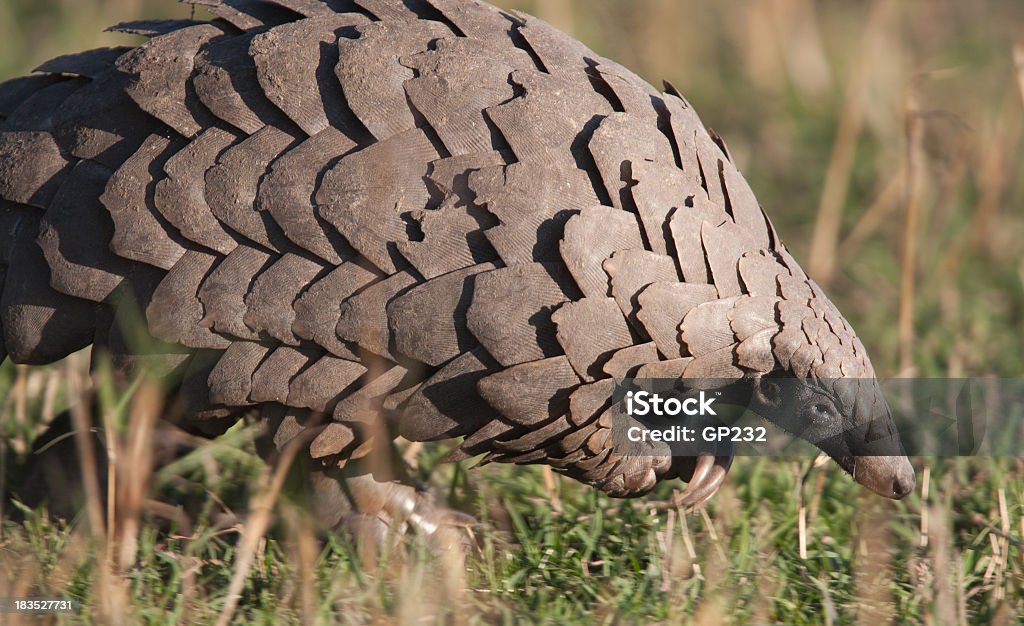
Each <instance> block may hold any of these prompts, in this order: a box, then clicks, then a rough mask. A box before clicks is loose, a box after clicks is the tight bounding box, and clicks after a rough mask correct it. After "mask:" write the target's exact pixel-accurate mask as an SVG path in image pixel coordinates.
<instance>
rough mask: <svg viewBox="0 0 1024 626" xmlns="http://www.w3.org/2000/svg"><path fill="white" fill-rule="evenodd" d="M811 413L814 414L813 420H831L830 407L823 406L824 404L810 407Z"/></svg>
mask: <svg viewBox="0 0 1024 626" xmlns="http://www.w3.org/2000/svg"><path fill="white" fill-rule="evenodd" d="M811 412H812V413H813V414H814V419H819V420H828V419H832V416H833V415H832V407H830V406H829V405H827V404H825V403H824V402H816V403H815V404H814V406H812V407H811Z"/></svg>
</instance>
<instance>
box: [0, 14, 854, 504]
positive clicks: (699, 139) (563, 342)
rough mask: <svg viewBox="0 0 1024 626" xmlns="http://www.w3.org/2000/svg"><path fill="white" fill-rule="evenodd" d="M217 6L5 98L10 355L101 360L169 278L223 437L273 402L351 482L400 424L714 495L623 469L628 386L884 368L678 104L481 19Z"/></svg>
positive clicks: (5, 318) (424, 433) (592, 475)
mask: <svg viewBox="0 0 1024 626" xmlns="http://www.w3.org/2000/svg"><path fill="white" fill-rule="evenodd" d="M201 4H203V5H204V6H208V7H209V8H210V10H211V11H212V12H213V13H214V14H215V15H216V16H218V19H217V20H214V21H213V22H212V23H209V24H204V23H196V22H192V21H178V22H153V23H139V24H135V25H126V26H124V27H122V28H121V29H122V30H127V31H129V32H137V33H142V34H145V35H147V36H149V37H151V39H150V40H149V42H148V43H146V44H144V45H142V46H140V47H138V48H135V49H132V50H130V51H127V52H125V51H123V50H112V51H100V52H95V53H91V54H86V55H84V56H79V57H69V58H62V59H57V60H55V61H53V62H51V63H50V64H47V65H44V66H43V67H42V68H41V71H43V72H61V73H70V74H73V75H74V77H66V76H56V75H48V74H46V75H43V76H40V77H38V78H36V79H29V80H28V81H27V82H26V80H21V81H15V82H11V83H6V84H4V85H0V198H2V200H3V204H2V205H0V207H2V208H3V211H4V212H3V213H2V215H3V217H2V219H3V224H8V223H10V224H17V227H14V226H12V227H11V228H5V229H4V230H2V231H0V252H3V253H4V254H2V255H0V261H2V262H3V264H4V267H5V268H6V275H4V277H3V282H2V283H0V284H2V286H3V295H2V298H0V321H2V323H3V327H4V342H3V343H4V346H3V347H2V348H0V354H2V350H6V351H8V352H10V353H11V356H13V357H14V358H16V359H19V360H21V361H26V362H41V361H45V360H47V359H50V358H57V357H59V356H63V354H66V353H67V352H68V351H70V350H72V349H76V348H78V347H81V346H82V345H84V343H88V341H90V340H92V339H93V335H94V334H96V333H94V329H93V328H92V326H91V324H92V323H93V316H94V314H95V311H94V308H95V307H97V306H109V305H110V295H111V294H112V293H113V292H114V291H115V289H117V288H118V287H119V286H120V285H121V284H122V282H123V281H124V280H131V277H132V276H141V275H142V273H137V272H136V270H139V272H142V271H143V270H144V271H145V272H147V273H148V275H149V276H156V277H157V280H156V281H155V283H156V284H155V286H154V287H153V288H152V289H150V290H149V292H148V295H149V297H148V299H147V310H146V314H147V319H148V321H149V325H150V332H151V333H152V334H153V335H154V336H155V337H156V338H159V339H161V340H164V341H168V342H172V343H173V344H175V345H176V346H182V347H184V348H188V349H189V350H193V351H194V354H195V356H193V357H192V358H191V359H190V361H189V363H188V365H187V371H186V373H185V382H184V383H183V384H182V391H181V393H182V394H183V397H184V399H186V400H188V401H189V402H190V406H192V407H193V410H194V411H195V413H196V415H197V416H198V417H204V418H206V417H208V418H228V417H230V416H232V415H235V414H237V413H238V410H239V409H240V408H242V407H247V406H252V405H260V412H261V414H262V415H263V416H264V419H265V420H266V422H267V423H268V425H270V427H271V428H273V429H274V437H273V438H274V441H275V443H277V444H278V445H283V444H284V443H285V442H287V441H288V440H290V439H291V438H292V437H294V436H295V435H296V433H298V432H301V431H302V430H303V429H317V430H316V433H315V436H312V437H310V440H311V441H312V444H311V454H312V456H313V457H315V458H319V459H323V460H324V461H325V462H329V463H338V464H343V463H344V462H345V461H346V459H347V458H349V457H351V456H359V455H363V454H366V453H368V451H369V450H370V449H371V448H372V444H371V442H369V439H370V438H372V437H373V436H374V433H380V432H382V425H383V424H384V421H383V418H382V416H383V415H384V414H387V418H388V423H389V424H391V425H393V427H394V429H395V430H396V431H397V433H398V434H401V435H403V436H405V437H406V438H409V439H414V440H436V439H443V438H450V437H465V440H464V442H463V443H462V445H461V447H460V449H459V450H458V451H457V452H455V453H453V457H460V456H466V455H477V454H486V455H488V456H487V457H486V458H487V459H488V460H493V461H506V462H517V463H538V462H545V463H549V464H551V465H553V466H554V467H556V468H558V469H559V471H562V472H564V473H566V474H568V475H570V476H573V477H575V478H577V479H580V480H583V481H586V482H588V483H591V484H594V485H595V486H597V487H599V488H601V489H604V490H606V491H608V492H609V493H612V494H613V495H619V496H628V495H636V494H639V493H643V492H646V491H649V490H650V489H651V488H653V486H654V484H655V483H656V482H657V481H658V480H660V479H663V478H666V477H672V476H677V475H678V476H681V477H683V478H684V479H692V480H693V484H692V486H691V490H690V491H689V492H688V495H687V496H686V499H687V501H688V502H697V501H700V500H703V499H706V497H708V496H709V495H710V493H712V492H713V491H714V489H715V488H717V485H718V484H719V483H720V482H721V480H722V477H723V476H724V472H725V470H726V469H727V467H728V463H727V461H726V460H724V459H717V460H716V459H711V460H708V459H701V460H699V461H693V462H689V464H687V463H685V462H678V461H676V462H674V461H673V460H672V459H671V458H669V457H666V456H659V455H652V456H649V457H628V458H627V457H619V456H618V455H616V454H615V452H614V450H613V449H612V445H611V438H610V416H611V413H610V411H609V410H608V409H609V401H610V394H611V388H612V386H613V380H614V379H615V378H622V377H625V376H652V377H679V376H712V375H715V376H740V375H745V374H751V373H764V372H767V371H770V370H771V369H773V368H776V367H783V368H790V369H792V370H793V371H795V372H797V373H800V372H804V373H817V374H822V375H823V374H836V373H838V374H842V375H848V376H849V375H856V374H857V373H863V372H866V371H869V368H870V364H868V362H867V360H866V356H864V351H863V346H861V345H860V344H859V342H858V341H857V339H856V336H855V335H854V334H853V333H852V331H851V330H850V328H849V326H848V324H846V322H845V320H843V319H842V317H841V316H840V315H839V314H838V312H836V311H835V309H834V307H832V306H831V304H829V303H828V301H827V299H825V298H824V296H823V295H822V294H821V293H820V291H819V290H818V289H817V287H816V286H815V285H813V283H811V282H810V281H808V279H807V277H806V276H805V275H804V274H803V273H802V271H800V269H799V267H798V266H797V265H796V263H795V262H794V261H793V260H792V257H790V256H789V254H788V252H786V250H785V248H784V247H783V246H782V244H781V243H780V241H779V239H778V237H777V236H776V235H775V233H774V231H773V230H772V228H771V225H770V223H769V222H768V221H767V220H766V219H765V217H764V215H763V214H762V212H761V209H760V207H759V206H758V205H757V203H756V200H754V197H753V195H752V194H751V192H750V189H749V188H748V187H747V185H746V183H745V182H744V181H743V178H742V176H741V175H740V174H739V172H738V170H737V169H736V166H735V164H734V163H732V161H731V159H730V158H729V156H728V154H727V153H726V152H725V151H724V149H723V148H722V147H721V144H720V140H718V139H716V138H714V137H712V136H711V135H710V134H709V133H708V132H707V131H705V130H704V127H703V125H702V124H701V122H700V120H699V119H698V118H697V116H696V115H695V114H694V112H693V110H692V109H691V108H690V106H689V105H688V104H687V103H686V102H685V101H683V100H682V99H681V98H679V97H677V95H675V94H674V92H672V91H671V90H670V93H668V94H661V93H659V92H658V91H657V90H655V89H654V88H653V87H651V86H650V85H648V84H647V83H645V82H644V81H642V80H641V79H639V78H638V77H636V76H635V75H634V74H632V73H630V72H629V71H628V70H626V69H625V68H622V67H621V66H619V65H617V64H615V63H613V62H610V61H607V60H605V59H602V58H600V57H599V56H597V55H596V54H594V53H593V52H592V51H590V50H589V49H587V48H586V47H585V46H583V45H582V44H580V43H579V42H577V41H575V40H573V39H571V38H569V37H567V36H565V35H563V34H561V33H559V32H557V31H556V30H554V29H553V28H551V27H550V26H548V25H547V24H544V23H543V22H541V21H539V20H536V19H534V18H531V17H528V16H524V15H509V14H504V13H502V12H500V11H499V10H497V9H494V8H492V7H489V6H487V5H485V4H483V3H479V2H476V1H475V0H416V1H409V2H405V1H402V0H355V1H351V0H330V1H321V0H203V1H202V2H201ZM65 100H66V101H67V102H64V101H65ZM72 199H74V202H72ZM37 235H38V238H39V243H38V244H36V243H35V238H36V236H37ZM140 268H141V269H140ZM44 274H45V277H43V278H42V279H40V276H41V275H44ZM126 277H127V278H126ZM50 285H52V288H51V287H50ZM72 317H73V318H74V319H73V320H72V319H71V318H72ZM58 327H59V328H58ZM848 354H854V355H856V356H857V357H858V358H859V359H860V360H859V361H857V360H853V361H851V360H850V359H848V358H846V356H845V355H848ZM854 369H856V370H857V372H852V371H848V370H854ZM197 395H198V396H202V397H195V396H197ZM211 428H212V426H211Z"/></svg>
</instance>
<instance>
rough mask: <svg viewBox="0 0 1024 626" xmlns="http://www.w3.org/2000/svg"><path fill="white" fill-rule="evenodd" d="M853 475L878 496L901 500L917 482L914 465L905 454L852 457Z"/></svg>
mask: <svg viewBox="0 0 1024 626" xmlns="http://www.w3.org/2000/svg"><path fill="white" fill-rule="evenodd" d="M853 477H854V479H855V480H856V481H857V482H858V483H860V484H861V485H863V486H865V487H867V488H868V489H870V490H871V491H874V492H875V493H877V494H878V495H880V496H885V497H886V498H892V499H893V500H902V499H903V498H905V497H906V496H907V495H909V494H910V492H911V491H913V490H914V485H915V484H917V477H916V475H915V473H914V466H913V465H911V464H910V460H909V459H908V458H907V457H905V456H858V457H854V466H853Z"/></svg>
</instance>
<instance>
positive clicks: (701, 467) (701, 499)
mask: <svg viewBox="0 0 1024 626" xmlns="http://www.w3.org/2000/svg"><path fill="white" fill-rule="evenodd" d="M732 460H733V454H732V449H731V448H730V449H729V450H728V452H727V454H726V455H724V456H714V457H713V456H709V455H704V456H699V457H697V459H696V463H695V466H694V469H693V475H692V476H691V477H690V481H689V483H688V484H687V485H686V489H684V490H683V492H682V493H680V494H679V495H677V496H676V497H675V498H673V503H674V504H675V505H677V506H687V507H692V506H698V505H701V504H704V503H705V502H707V501H708V500H709V499H711V496H713V495H715V492H717V491H718V488H719V487H721V486H722V483H723V482H725V477H726V476H727V475H728V473H729V468H730V467H732Z"/></svg>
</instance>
